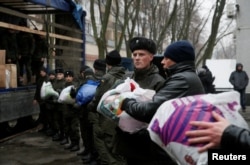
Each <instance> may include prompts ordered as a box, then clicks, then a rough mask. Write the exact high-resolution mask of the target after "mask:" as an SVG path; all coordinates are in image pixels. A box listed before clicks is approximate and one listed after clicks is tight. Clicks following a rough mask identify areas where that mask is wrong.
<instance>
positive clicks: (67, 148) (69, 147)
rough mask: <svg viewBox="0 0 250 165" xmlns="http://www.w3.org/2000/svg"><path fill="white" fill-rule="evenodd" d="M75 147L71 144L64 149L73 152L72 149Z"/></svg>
mask: <svg viewBox="0 0 250 165" xmlns="http://www.w3.org/2000/svg"><path fill="white" fill-rule="evenodd" d="M73 146H74V144H73V143H72V142H71V143H70V144H68V145H66V146H65V147H64V149H65V150H71V148H72V147H73Z"/></svg>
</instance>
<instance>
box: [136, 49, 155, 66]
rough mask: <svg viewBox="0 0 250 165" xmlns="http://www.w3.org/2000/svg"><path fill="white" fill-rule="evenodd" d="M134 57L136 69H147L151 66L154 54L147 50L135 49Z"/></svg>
mask: <svg viewBox="0 0 250 165" xmlns="http://www.w3.org/2000/svg"><path fill="white" fill-rule="evenodd" d="M132 58H133V62H134V67H135V68H136V69H145V68H148V67H149V66H150V63H151V61H152V60H153V58H154V56H153V54H151V53H150V52H148V51H147V50H135V51H134V52H133V53H132Z"/></svg>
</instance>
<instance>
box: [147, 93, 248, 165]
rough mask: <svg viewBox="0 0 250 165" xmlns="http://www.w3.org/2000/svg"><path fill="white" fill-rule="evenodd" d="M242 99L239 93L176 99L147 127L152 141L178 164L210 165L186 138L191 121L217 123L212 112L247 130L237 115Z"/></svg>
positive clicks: (168, 103) (167, 103)
mask: <svg viewBox="0 0 250 165" xmlns="http://www.w3.org/2000/svg"><path fill="white" fill-rule="evenodd" d="M240 108H241V106H240V95H239V93H238V92H236V91H230V92H224V93H219V94H204V95H196V96H188V97H183V98H177V99H173V100H169V101H166V102H164V103H163V104H162V105H161V106H160V107H159V108H158V110H157V112H156V113H155V115H154V117H153V118H152V120H151V122H150V123H149V126H148V131H149V134H150V137H151V139H152V140H153V141H154V142H155V143H156V144H158V145H159V146H160V147H162V148H163V149H164V150H165V151H166V152H167V153H168V154H169V155H171V156H172V157H173V158H174V159H175V160H177V161H178V164H181V165H190V162H192V163H193V164H207V163H208V162H207V161H208V160H207V153H206V152H203V153H201V154H200V153H198V147H200V146H203V145H205V144H197V145H189V144H188V142H187V140H188V138H187V137H186V136H185V132H186V131H188V130H193V129H198V128H196V127H192V126H191V125H190V124H189V122H190V121H211V122H214V118H213V117H212V113H211V112H212V111H215V112H217V113H219V114H221V115H222V116H224V117H225V118H226V119H227V120H228V121H229V122H230V123H232V124H234V125H237V126H240V127H244V128H246V129H248V124H247V122H246V121H245V120H244V118H243V117H242V116H241V115H240V113H239V112H238V111H239V110H240Z"/></svg>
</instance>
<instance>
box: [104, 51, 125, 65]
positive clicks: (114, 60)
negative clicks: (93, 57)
mask: <svg viewBox="0 0 250 165" xmlns="http://www.w3.org/2000/svg"><path fill="white" fill-rule="evenodd" d="M121 61H122V58H121V55H120V53H119V52H118V51H117V50H112V51H111V52H109V53H108V54H107V55H106V63H107V64H108V65H111V66H114V65H119V64H120V63H121Z"/></svg>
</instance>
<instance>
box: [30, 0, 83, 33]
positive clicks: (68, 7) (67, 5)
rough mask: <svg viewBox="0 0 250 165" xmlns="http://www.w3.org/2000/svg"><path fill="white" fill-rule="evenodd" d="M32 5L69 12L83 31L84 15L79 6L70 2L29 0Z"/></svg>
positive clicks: (62, 0) (69, 0)
mask: <svg viewBox="0 0 250 165" xmlns="http://www.w3.org/2000/svg"><path fill="white" fill-rule="evenodd" d="M29 1H30V2H32V3H35V4H40V5H43V6H47V7H53V8H55V9H58V10H62V11H66V12H71V13H72V15H73V17H74V18H75V20H76V22H77V24H78V25H79V28H80V29H81V30H82V31H83V30H84V28H83V17H85V15H86V13H85V11H84V10H83V9H82V6H81V5H78V4H76V3H75V2H74V1H72V0H29Z"/></svg>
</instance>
